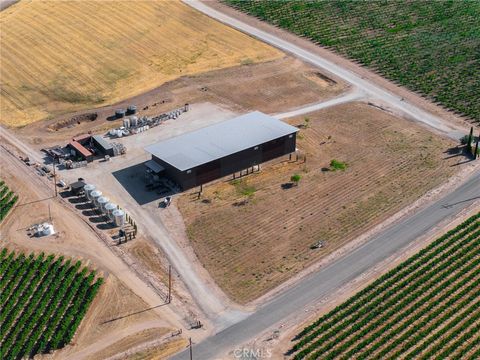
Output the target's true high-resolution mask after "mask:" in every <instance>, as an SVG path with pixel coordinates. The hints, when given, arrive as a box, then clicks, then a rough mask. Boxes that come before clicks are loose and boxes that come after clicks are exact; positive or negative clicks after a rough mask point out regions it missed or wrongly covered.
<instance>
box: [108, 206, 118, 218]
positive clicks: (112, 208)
mask: <svg viewBox="0 0 480 360" xmlns="http://www.w3.org/2000/svg"><path fill="white" fill-rule="evenodd" d="M116 209H117V205H115V204H113V203H108V204H105V214H107V216H108V217H109V218H110V219H112V220H113V216H112V213H113V211H114V210H116Z"/></svg>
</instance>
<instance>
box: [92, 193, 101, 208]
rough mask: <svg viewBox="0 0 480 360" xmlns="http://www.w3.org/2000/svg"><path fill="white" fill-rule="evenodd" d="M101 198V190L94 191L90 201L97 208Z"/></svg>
mask: <svg viewBox="0 0 480 360" xmlns="http://www.w3.org/2000/svg"><path fill="white" fill-rule="evenodd" d="M100 196H102V192H101V191H99V190H94V191H92V192H91V193H90V201H91V202H92V203H93V205H95V206H97V201H98V198H99V197H100Z"/></svg>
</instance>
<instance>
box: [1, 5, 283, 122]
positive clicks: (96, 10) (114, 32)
mask: <svg viewBox="0 0 480 360" xmlns="http://www.w3.org/2000/svg"><path fill="white" fill-rule="evenodd" d="M0 26H1V28H2V31H1V35H0V41H1V43H0V44H1V53H0V61H1V67H0V69H1V72H0V79H1V98H0V100H1V119H0V121H1V123H3V124H6V125H9V126H23V125H26V124H29V123H31V122H34V121H38V120H42V119H45V118H49V117H52V116H55V115H57V114H62V113H68V112H71V111H76V110H80V109H84V108H85V109H86V108H89V107H94V106H100V105H105V104H110V103H114V102H116V101H119V100H121V99H125V98H128V97H131V96H134V95H137V94H141V93H143V92H145V91H147V90H150V89H152V88H155V87H157V86H159V85H161V84H163V83H165V82H167V81H169V80H172V79H175V78H178V77H179V76H183V75H192V74H196V73H201V72H205V71H209V70H213V69H221V68H226V67H231V66H235V65H241V64H248V63H254V62H262V61H269V60H272V59H276V58H279V57H281V56H282V53H281V52H279V51H277V50H276V49H274V48H271V47H269V46H267V45H264V44H262V43H260V42H258V41H256V40H254V39H253V38H250V37H248V36H246V35H243V34H241V33H240V32H238V31H235V30H233V29H231V28H229V27H227V26H224V25H222V24H220V23H218V22H216V21H214V20H212V19H210V18H208V17H207V16H204V15H201V14H200V13H198V12H196V11H194V10H193V9H191V8H190V7H188V6H186V5H184V4H182V3H181V2H179V1H20V2H19V3H17V4H15V5H13V6H11V7H9V8H8V9H6V10H4V11H2V12H1V13H0Z"/></svg>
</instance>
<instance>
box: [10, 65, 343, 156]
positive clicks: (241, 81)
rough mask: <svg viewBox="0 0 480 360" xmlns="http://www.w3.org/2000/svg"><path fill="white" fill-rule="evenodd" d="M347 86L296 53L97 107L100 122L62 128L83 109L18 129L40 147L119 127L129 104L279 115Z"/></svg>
mask: <svg viewBox="0 0 480 360" xmlns="http://www.w3.org/2000/svg"><path fill="white" fill-rule="evenodd" d="M345 88H346V87H345V85H344V84H343V83H342V82H339V81H336V80H334V79H333V78H329V77H326V76H325V75H323V74H322V73H320V72H318V71H317V70H316V69H314V68H313V67H311V66H309V65H306V64H304V63H303V62H301V61H299V60H295V59H293V58H291V57H283V58H280V59H277V60H274V61H269V62H264V63H259V64H250V65H241V66H235V67H231V68H228V69H222V70H215V71H209V72H205V73H202V74H198V75H195V76H183V77H181V78H179V79H176V80H172V81H170V82H167V83H165V84H163V85H161V86H160V87H158V88H155V89H153V90H151V91H148V92H146V93H143V94H141V95H138V96H136V97H134V98H130V99H128V100H126V101H124V102H121V103H118V104H115V105H113V106H106V107H102V108H98V109H95V111H96V112H97V114H98V118H97V119H96V120H95V121H86V122H81V123H80V124H77V123H76V122H74V123H73V124H71V125H68V126H66V127H62V128H58V126H59V124H60V123H62V122H63V121H68V120H69V119H71V118H72V117H73V116H76V115H79V114H81V113H82V112H79V113H76V114H69V115H65V116H59V117H57V118H55V119H52V120H47V121H42V122H36V123H33V124H30V125H29V126H26V127H23V128H19V129H17V134H18V135H19V136H20V137H21V138H22V139H24V141H26V142H29V143H31V144H33V145H37V146H40V147H41V146H45V145H46V144H49V143H52V142H54V141H61V142H65V141H66V140H68V139H69V138H70V137H72V136H74V135H78V134H82V133H85V132H87V131H92V132H102V131H103V132H104V131H106V130H107V129H110V128H113V127H118V126H120V123H121V120H114V121H111V120H107V119H108V118H109V117H110V116H112V114H113V113H114V112H115V109H117V108H125V107H127V106H128V105H129V104H135V105H137V109H138V115H139V116H152V115H158V114H161V113H163V112H167V111H170V110H173V109H175V108H178V107H180V106H183V105H184V104H185V103H190V104H197V103H203V102H211V103H214V104H219V105H220V104H221V105H222V106H224V107H226V108H229V109H231V110H232V111H235V112H247V111H252V110H260V111H263V112H266V113H276V112H281V111H287V110H290V109H292V108H297V107H301V106H303V105H305V104H310V103H316V102H320V101H323V100H326V99H329V98H332V97H335V96H337V95H338V94H340V93H341V92H342V91H344V90H345ZM292 94H293V95H292ZM92 111H93V110H92ZM54 128H56V129H58V130H54Z"/></svg>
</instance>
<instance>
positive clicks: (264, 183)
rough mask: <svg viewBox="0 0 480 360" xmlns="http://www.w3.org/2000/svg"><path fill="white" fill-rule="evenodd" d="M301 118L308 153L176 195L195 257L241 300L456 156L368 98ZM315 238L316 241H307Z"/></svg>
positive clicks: (445, 172)
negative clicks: (293, 182)
mask: <svg viewBox="0 0 480 360" xmlns="http://www.w3.org/2000/svg"><path fill="white" fill-rule="evenodd" d="M309 118H310V121H309V122H308V126H307V128H304V129H302V130H301V131H300V133H299V136H298V145H297V146H298V148H299V149H300V151H301V152H302V153H304V154H306V155H307V162H306V163H305V164H304V163H302V162H301V161H300V162H288V161H282V162H279V161H277V162H276V163H274V164H269V165H266V166H265V165H264V167H263V170H262V171H261V172H259V173H256V174H254V175H250V176H248V177H244V178H243V180H242V181H234V182H231V181H230V182H226V181H222V182H217V183H215V184H211V185H207V186H206V187H204V193H203V196H202V198H201V199H200V200H196V195H195V194H193V193H192V192H190V193H186V194H184V195H183V196H181V197H180V198H179V200H178V206H179V209H180V211H181V212H182V215H183V216H184V221H185V223H186V227H187V235H188V236H189V238H190V240H191V242H192V244H193V247H194V250H195V252H196V254H197V255H198V257H199V259H200V261H201V262H202V263H203V264H204V266H205V267H206V268H207V270H208V271H209V272H210V273H211V274H212V276H213V277H214V278H215V280H216V281H217V283H218V284H219V285H220V286H221V287H222V288H223V289H224V290H225V291H226V292H227V294H228V295H230V296H232V297H233V298H234V299H235V300H237V301H239V302H242V303H245V302H248V301H250V300H252V299H255V298H256V297H258V296H260V295H262V294H264V293H265V292H267V291H268V290H270V289H272V288H274V287H275V286H277V285H279V284H280V283H281V282H283V281H285V280H286V279H288V278H290V277H291V276H292V275H294V274H295V273H298V272H299V271H301V270H302V269H304V268H305V267H307V266H309V265H311V264H312V263H313V262H315V261H317V260H318V259H320V258H322V257H325V256H326V255H327V254H330V253H332V252H333V251H334V250H336V249H338V248H340V247H342V246H343V245H345V244H346V243H348V242H349V241H351V240H352V239H353V238H355V237H356V236H358V235H360V234H362V233H364V232H365V231H366V230H368V229H369V228H372V227H373V226H374V225H375V224H378V223H379V222H381V221H382V220H385V219H386V218H387V217H389V216H391V215H392V214H393V213H395V212H396V211H399V210H400V209H401V208H403V207H405V206H406V205H408V204H410V203H411V202H412V201H414V200H415V199H417V198H418V197H419V196H421V195H423V194H425V192H427V191H428V190H429V189H432V188H433V187H435V186H437V185H440V184H441V183H442V182H443V181H445V180H446V179H447V178H448V177H449V176H450V175H452V173H453V172H454V171H455V169H456V167H455V166H452V165H454V164H455V163H457V162H458V161H461V160H463V159H462V157H461V156H459V157H450V156H449V155H448V154H446V153H444V152H446V151H447V150H448V149H449V148H451V147H453V146H455V144H454V143H453V142H452V141H449V140H445V139H443V138H439V137H437V136H435V135H433V134H432V133H430V132H428V131H427V130H425V129H424V128H422V127H419V126H418V125H416V124H413V123H411V122H408V121H406V120H403V119H401V118H396V117H394V116H392V115H390V114H388V113H385V112H383V111H381V110H378V109H375V108H373V107H371V106H368V105H366V104H360V103H351V104H345V105H341V106H337V107H334V108H329V109H325V110H322V111H319V112H316V113H313V114H311V115H309ZM290 123H292V124H293V125H301V124H305V120H304V118H303V117H302V118H296V119H292V120H291V121H290ZM333 159H336V160H339V161H342V162H345V163H346V164H347V168H346V170H336V171H332V170H329V168H330V162H331V160H333ZM287 160H288V159H287ZM295 173H298V174H300V175H301V177H302V179H301V180H300V183H299V185H298V186H293V187H292V188H290V189H283V188H282V184H285V183H288V182H290V177H291V176H292V175H293V174H295ZM246 199H247V200H248V201H244V200H246ZM319 240H323V241H324V247H323V248H322V249H316V250H312V249H311V248H310V247H311V246H312V245H313V244H314V243H316V242H317V241H319Z"/></svg>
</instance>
